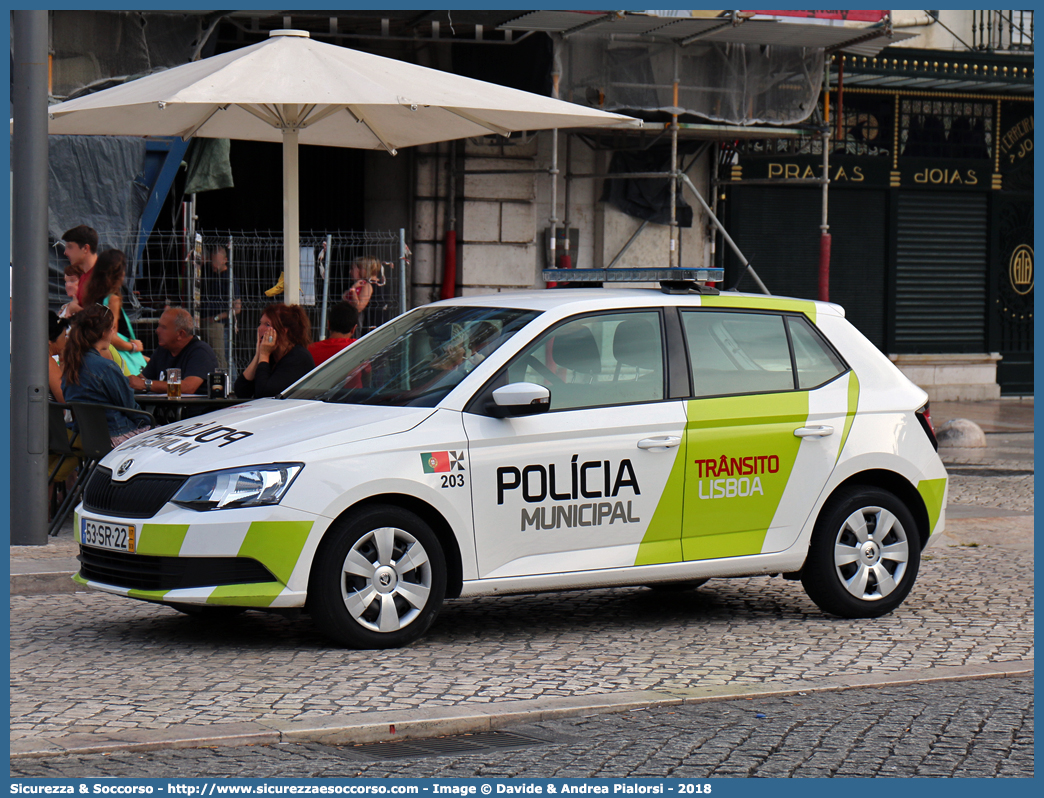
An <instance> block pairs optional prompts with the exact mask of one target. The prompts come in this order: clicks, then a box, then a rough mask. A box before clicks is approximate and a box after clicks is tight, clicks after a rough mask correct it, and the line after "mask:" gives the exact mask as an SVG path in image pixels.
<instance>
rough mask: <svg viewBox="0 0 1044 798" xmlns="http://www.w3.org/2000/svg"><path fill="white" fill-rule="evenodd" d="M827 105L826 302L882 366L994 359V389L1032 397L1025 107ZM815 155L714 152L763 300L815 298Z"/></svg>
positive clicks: (949, 100)
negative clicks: (906, 359) (912, 359)
mask: <svg viewBox="0 0 1044 798" xmlns="http://www.w3.org/2000/svg"><path fill="white" fill-rule="evenodd" d="M882 61H884V62H885V63H887V61H888V59H882ZM902 63H903V64H907V66H908V67H909V65H908V63H907V61H903V62H902ZM915 63H916V62H915ZM1020 64H1021V62H1020ZM926 65H927V62H926ZM897 66H898V70H897V72H901V71H902V66H901V65H899V64H898V62H897ZM946 66H947V68H948V69H949V68H950V65H949V64H947V65H946ZM936 67H938V64H936ZM957 67H958V65H957V64H954V65H953V68H957ZM963 68H964V70H966V71H968V72H969V73H970V71H971V67H970V66H967V65H964V67H963ZM1006 69H1007V68H1005V70H1006ZM982 71H983V72H984V73H985V72H986V69H985V68H983V70H982ZM976 72H978V69H976ZM1028 74H1029V75H1030V77H1032V70H1031V69H1030V71H1029V73H1028ZM896 83H900V81H896ZM841 103H842V104H841V105H840V109H839V103H838V96H837V91H836V90H832V91H831V92H830V104H831V106H832V108H833V119H832V124H831V140H830V158H829V178H830V188H829V225H830V234H831V236H832V239H833V247H832V256H831V270H830V298H831V300H832V301H835V302H838V303H839V304H841V305H843V306H845V308H846V311H847V313H848V317H849V319H850V320H852V322H853V323H854V324H855V325H856V326H857V327H859V328H860V329H861V330H862V331H863V332H864V334H866V335H867V336H868V337H869V338H870V339H871V340H873V341H874V343H875V344H877V345H878V346H879V347H880V348H881V349H882V351H884V352H886V353H888V354H890V355H893V356H915V355H917V356H923V355H940V356H943V355H945V356H947V357H956V356H958V355H968V356H975V355H976V354H982V355H984V356H985V355H988V354H989V353H999V354H1000V355H1001V359H1000V361H999V363H998V366H997V383H999V384H1000V387H1001V390H1002V392H1003V393H1008V394H1022V393H1032V392H1033V284H1034V280H1033V98H1032V96H1031V95H1029V96H1025V95H1015V96H1013V95H1012V94H1002V93H996V94H994V93H989V92H974V91H969V92H952V91H951V92H941V91H927V90H913V89H911V90H905V89H885V88H849V87H845V88H844V91H843V97H842V98H841ZM820 106H821V107H820V112H821V114H822V112H823V108H822V100H821V102H820ZM820 118H822V116H820ZM822 146H823V139H822V137H818V136H809V137H808V138H803V139H789V140H786V139H781V140H776V141H756V142H737V143H736V145H735V146H734V147H733V148H726V150H725V151H724V152H723V153H722V162H723V166H726V168H724V169H721V170H720V173H721V174H722V175H723V176H724V177H727V180H726V181H724V182H723V183H722V190H721V191H720V193H719V199H720V200H722V201H723V205H724V208H725V214H726V216H727V218H728V222H727V224H728V225H730V230H731V232H732V235H733V237H734V238H735V239H736V241H737V242H738V243H739V245H740V246H741V247H742V248H743V250H744V254H745V255H746V256H747V257H748V258H749V259H750V260H751V262H752V263H753V265H754V267H755V268H756V269H757V271H758V274H759V275H760V276H761V278H762V280H764V282H765V283H766V285H768V287H769V289H770V290H772V291H773V293H786V294H794V295H797V296H803V297H815V296H816V288H817V263H818V249H819V247H818V239H819V234H820V229H819V225H820V213H821V197H822V189H821V187H820V186H819V185H816V184H815V183H813V182H812V181H813V180H815V179H817V178H820V177H821V176H822V173H823V155H822ZM730 164H731V166H729V165H730ZM724 264H725V266H726V269H727V270H729V271H727V275H726V276H727V279H728V277H729V272H731V270H732V269H736V268H737V266H736V264H735V263H734V262H732V263H730V258H729V256H728V254H725V255H724ZM740 288H741V289H742V290H752V289H753V285H748V284H747V283H741V284H740ZM994 390H996V389H994Z"/></svg>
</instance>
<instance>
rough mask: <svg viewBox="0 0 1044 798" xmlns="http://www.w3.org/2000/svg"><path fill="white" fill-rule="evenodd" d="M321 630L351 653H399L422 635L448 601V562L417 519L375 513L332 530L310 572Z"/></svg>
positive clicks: (394, 510)
mask: <svg viewBox="0 0 1044 798" xmlns="http://www.w3.org/2000/svg"><path fill="white" fill-rule="evenodd" d="M308 592H309V604H310V607H311V612H312V617H313V618H314V620H315V622H316V624H317V625H318V626H319V628H320V629H321V630H322V631H323V632H324V633H325V634H327V635H328V636H329V637H332V638H333V639H334V640H336V641H337V642H339V643H342V644H343V645H346V646H350V647H352V648H368V649H375V648H397V647H399V646H405V645H409V644H410V643H412V642H413V641H414V640H416V639H417V638H419V637H420V636H421V635H423V634H424V632H426V631H427V630H428V627H429V626H431V624H432V621H434V620H435V616H436V615H437V614H438V611H439V608H440V607H441V606H442V600H443V598H444V596H445V594H446V560H445V556H444V555H443V552H442V546H441V545H440V544H439V540H438V538H437V537H436V536H435V533H434V532H432V530H431V527H429V526H428V525H427V524H426V523H425V522H424V521H423V520H422V519H421V518H419V517H418V516H416V515H414V514H413V513H411V512H409V511H407V510H403V509H401V508H399V507H391V506H377V507H370V508H367V509H364V510H362V511H361V512H360V513H359V514H358V515H356V516H354V517H349V518H347V519H342V520H341V521H338V522H336V523H335V525H334V526H333V528H331V530H330V531H329V532H328V533H327V537H326V539H325V540H324V541H323V544H322V546H321V547H320V549H319V551H318V552H316V562H315V565H314V566H313V568H312V576H311V580H310V582H309V590H308Z"/></svg>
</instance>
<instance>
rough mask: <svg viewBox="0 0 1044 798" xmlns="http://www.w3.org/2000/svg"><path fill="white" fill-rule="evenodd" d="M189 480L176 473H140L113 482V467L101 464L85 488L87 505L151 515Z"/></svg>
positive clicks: (131, 514) (120, 513)
mask: <svg viewBox="0 0 1044 798" xmlns="http://www.w3.org/2000/svg"><path fill="white" fill-rule="evenodd" d="M186 479H187V477H183V476H179V475H176V474H137V475H135V476H133V477H131V478H130V479H128V480H127V481H126V482H113V481H112V470H111V469H109V468H105V467H104V466H98V468H97V469H96V470H95V472H94V474H93V475H92V476H91V480H90V482H88V483H87V487H86V488H85V489H84V491H83V506H84V507H85V508H87V509H88V510H93V511H94V512H96V513H105V514H106V515H117V516H120V517H126V518H151V517H152V516H154V515H155V514H156V513H158V512H159V511H160V508H162V507H163V505H164V504H166V503H167V502H168V501H170V498H171V497H172V496H173V495H174V494H175V493H177V492H178V488H180V487H181V486H182V485H183V484H184V482H185V480H186Z"/></svg>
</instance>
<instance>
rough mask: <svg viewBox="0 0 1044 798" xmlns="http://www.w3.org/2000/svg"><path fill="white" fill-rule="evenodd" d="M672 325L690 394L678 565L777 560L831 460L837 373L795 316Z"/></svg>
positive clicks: (707, 318) (738, 315)
mask: <svg viewBox="0 0 1044 798" xmlns="http://www.w3.org/2000/svg"><path fill="white" fill-rule="evenodd" d="M681 317H682V326H683V329H684V331H685V337H686V345H687V348H688V352H689V357H690V362H691V366H692V375H693V389H694V398H693V399H692V401H691V402H689V403H688V407H687V419H688V420H687V424H686V432H685V437H686V445H687V459H686V466H685V510H684V519H683V524H682V553H683V557H684V559H686V560H703V559H713V558H719V557H735V556H743V555H751V554H760V553H762V552H774V551H782V550H784V549H786V548H788V547H789V546H790V545H791V544H792V543H793V542H794V541H795V540H796V538H797V535H798V533H799V532H800V530H801V528H802V526H803V525H804V523H805V519H807V518H808V515H809V513H810V512H811V509H812V507H813V505H814V504H815V502H816V499H817V498H818V497H819V494H820V493H821V492H822V490H823V487H824V485H825V484H826V481H827V479H828V478H829V476H830V473H831V471H832V470H833V466H834V463H835V462H836V461H837V456H838V453H839V452H840V446H841V442H842V439H843V437H844V434H845V431H846V427H845V421H846V418H847V417H848V413H849V378H848V375H847V374H845V372H846V370H847V369H846V366H845V365H844V363H842V362H841V360H840V358H839V357H838V356H837V355H836V354H835V353H834V352H833V350H832V349H831V348H830V347H829V345H828V344H826V342H825V341H824V340H823V339H822V337H821V336H820V335H819V333H818V332H817V331H816V330H815V328H814V326H813V325H812V324H811V323H810V322H809V321H808V319H807V318H805V317H804V316H802V315H800V314H794V315H787V314H780V313H770V312H760V311H738V310H723V309H717V308H715V309H704V308H700V309H686V310H683V311H681ZM852 379H854V376H853V378H852ZM853 409H854V408H853Z"/></svg>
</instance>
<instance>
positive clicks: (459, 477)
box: [442, 474, 464, 488]
mask: <svg viewBox="0 0 1044 798" xmlns="http://www.w3.org/2000/svg"><path fill="white" fill-rule="evenodd" d="M442 487H444V488H463V487H464V475H463V474H443V475H442Z"/></svg>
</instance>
